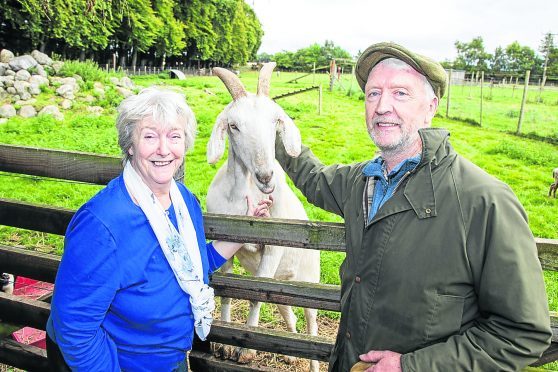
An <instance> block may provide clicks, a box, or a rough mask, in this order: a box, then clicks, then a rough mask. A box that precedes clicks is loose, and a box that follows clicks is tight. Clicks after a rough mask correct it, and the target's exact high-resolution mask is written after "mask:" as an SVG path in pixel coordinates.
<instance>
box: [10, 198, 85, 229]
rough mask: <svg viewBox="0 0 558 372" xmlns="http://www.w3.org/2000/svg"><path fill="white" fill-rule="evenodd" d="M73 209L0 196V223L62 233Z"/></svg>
mask: <svg viewBox="0 0 558 372" xmlns="http://www.w3.org/2000/svg"><path fill="white" fill-rule="evenodd" d="M74 213H75V211H73V210H71V209H66V208H57V207H51V206H46V205H39V204H33V203H26V202H21V201H16V200H11V199H1V198H0V225H5V226H13V227H18V228H22V229H27V230H34V231H40V232H45V233H50V234H57V235H64V233H65V232H66V227H67V226H68V224H69V223H70V219H71V218H72V216H73V215H74Z"/></svg>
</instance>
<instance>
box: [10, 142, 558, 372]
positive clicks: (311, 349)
mask: <svg viewBox="0 0 558 372" xmlns="http://www.w3.org/2000/svg"><path fill="white" fill-rule="evenodd" d="M0 171H4V172H11V173H22V174H28V175H35V176H43V177H51V178H58V179H66V180H73V181H81V182H89V183H95V184H105V183H106V182H108V180H110V179H112V178H113V177H115V176H116V175H117V174H119V173H120V171H121V166H120V160H119V159H117V158H114V157H107V156H100V155H93V154H84V153H75V152H66V151H56V150H47V149H37V148H28V147H20V146H9V145H0ZM73 213H74V211H73V210H69V209H65V208H57V207H52V206H44V205H35V204H31V203H24V202H20V201H15V200H9V199H0V225H5V226H13V227H17V228H22V229H28V230H34V231H40V232H45V233H51V234H58V235H63V234H64V232H65V229H66V226H67V224H68V223H69V221H70V219H71V217H72V215H73ZM204 228H205V233H206V236H207V238H208V239H224V240H229V241H243V242H253V243H263V244H279V245H285V246H291V247H299V248H306V249H318V250H329V251H344V249H345V248H344V242H345V239H344V235H345V230H344V227H343V225H342V224H338V223H321V222H320V223H317V222H312V221H292V220H279V219H270V220H268V219H266V220H262V219H254V218H250V217H230V216H223V215H212V214H206V215H205V216H204ZM537 246H538V248H539V258H540V260H541V263H542V265H543V267H544V268H545V269H546V270H558V253H557V252H558V241H557V240H548V239H537ZM59 262H60V257H58V256H55V255H50V254H44V253H38V252H35V251H32V250H28V249H22V248H16V247H11V246H5V245H2V244H0V272H10V273H13V274H15V275H22V276H26V277H30V278H33V279H37V280H41V281H47V282H51V283H52V282H53V281H54V278H55V275H56V271H57V268H58V265H59ZM211 285H212V287H213V288H214V289H215V293H216V295H218V296H227V297H231V298H239V299H247V300H255V301H264V302H270V303H276V304H287V305H293V306H302V307H310V308H316V309H322V310H330V311H339V309H340V308H339V306H340V305H339V286H333V285H326V284H312V283H301V282H289V281H279V280H273V279H262V278H254V277H245V276H239V275H224V274H218V273H217V274H214V275H213V277H212V279H211ZM49 312H50V304H49V299H48V298H47V299H42V300H29V299H24V298H21V297H17V296H12V295H7V294H4V293H0V314H1V318H2V320H3V321H5V322H7V323H12V324H16V325H20V326H31V327H34V328H38V329H44V328H45V324H46V320H47V318H48V315H49ZM551 320H552V322H553V331H554V335H553V338H552V341H553V342H552V345H551V346H550V348H549V349H548V350H547V351H546V352H545V354H544V355H543V356H542V357H541V359H539V360H538V361H537V362H536V363H535V364H534V365H542V364H546V363H548V362H550V361H554V360H557V359H558V321H556V319H554V318H552V319H551ZM209 341H212V342H220V343H224V344H229V345H234V346H242V347H248V348H252V349H257V350H261V351H268V352H274V353H280V354H285V355H291V356H295V357H302V358H308V359H316V360H320V361H327V360H328V358H329V354H330V352H331V349H332V346H333V342H332V340H330V339H326V338H323V337H316V336H309V335H306V334H293V333H290V332H286V331H279V330H269V329H264V328H260V327H249V326H246V325H240V324H234V323H227V322H221V321H215V322H214V325H213V327H212V329H211V334H210V336H209ZM189 362H190V367H191V369H192V370H193V371H268V370H270V369H269V368H264V367H254V366H242V365H238V364H236V363H234V362H231V361H223V360H220V359H216V358H214V357H213V356H211V354H210V350H209V342H205V343H201V342H196V343H195V344H194V348H193V350H192V352H191V353H190V356H189ZM0 363H3V364H7V365H11V366H14V367H17V368H21V369H25V370H30V371H47V370H48V367H47V361H46V354H45V352H44V350H42V349H39V348H37V347H34V346H28V345H23V344H19V343H17V342H15V341H13V340H11V339H9V338H4V339H1V340H0Z"/></svg>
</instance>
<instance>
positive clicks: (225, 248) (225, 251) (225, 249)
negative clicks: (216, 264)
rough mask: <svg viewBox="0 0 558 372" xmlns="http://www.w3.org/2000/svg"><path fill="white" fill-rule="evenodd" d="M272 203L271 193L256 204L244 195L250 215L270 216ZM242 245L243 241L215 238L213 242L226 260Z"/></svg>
mask: <svg viewBox="0 0 558 372" xmlns="http://www.w3.org/2000/svg"><path fill="white" fill-rule="evenodd" d="M272 205H273V197H272V196H271V195H269V199H263V200H260V201H259V203H258V205H254V204H253V203H252V199H250V197H249V196H246V206H247V207H248V208H247V211H246V215H247V216H251V217H271V213H270V211H269V210H270V209H271V206H272ZM243 245H244V243H235V242H224V241H221V240H215V241H214V242H213V247H214V248H215V250H216V251H217V252H218V253H219V254H220V255H221V256H223V257H224V258H225V259H227V260H228V259H229V258H231V257H232V256H233V255H234V254H235V253H236V251H238V250H239V249H240V247H242V246H243Z"/></svg>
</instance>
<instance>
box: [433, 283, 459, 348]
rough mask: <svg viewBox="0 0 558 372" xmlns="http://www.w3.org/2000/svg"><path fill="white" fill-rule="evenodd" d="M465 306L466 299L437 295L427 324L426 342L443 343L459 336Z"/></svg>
mask: <svg viewBox="0 0 558 372" xmlns="http://www.w3.org/2000/svg"><path fill="white" fill-rule="evenodd" d="M464 304H465V298H464V297H460V296H452V295H444V294H436V297H435V299H434V303H433V304H432V307H431V308H430V312H429V316H428V322H427V324H426V329H425V342H426V343H432V342H433V341H437V340H440V341H441V340H445V339H447V338H448V337H449V336H451V335H454V334H458V333H459V330H460V328H461V322H462V319H463V306H464Z"/></svg>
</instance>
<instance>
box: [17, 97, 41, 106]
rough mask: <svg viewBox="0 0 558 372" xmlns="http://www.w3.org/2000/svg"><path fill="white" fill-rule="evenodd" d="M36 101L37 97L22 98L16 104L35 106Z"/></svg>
mask: <svg viewBox="0 0 558 372" xmlns="http://www.w3.org/2000/svg"><path fill="white" fill-rule="evenodd" d="M35 103H37V100H36V99H35V98H30V99H28V100H25V101H24V100H21V99H20V100H19V101H16V103H15V105H16V106H20V107H21V106H25V105H31V106H33V105H34V104H35Z"/></svg>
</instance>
